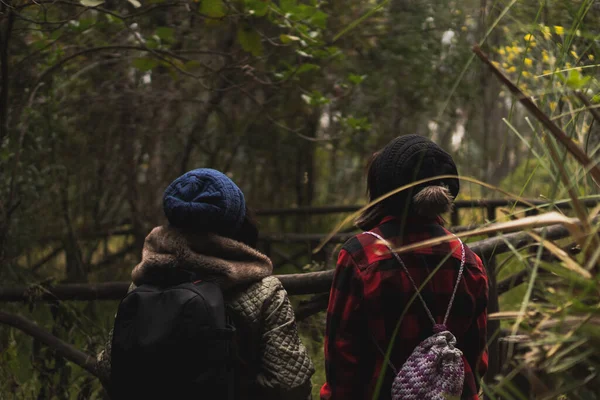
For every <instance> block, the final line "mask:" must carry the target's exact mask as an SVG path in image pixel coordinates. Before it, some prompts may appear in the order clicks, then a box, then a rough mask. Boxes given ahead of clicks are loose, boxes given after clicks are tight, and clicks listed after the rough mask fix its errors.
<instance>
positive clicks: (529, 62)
mask: <svg viewBox="0 0 600 400" xmlns="http://www.w3.org/2000/svg"><path fill="white" fill-rule="evenodd" d="M523 62H524V63H525V65H526V66H528V67H531V66H532V65H533V60H532V59H531V58H526V59H525V60H523Z"/></svg>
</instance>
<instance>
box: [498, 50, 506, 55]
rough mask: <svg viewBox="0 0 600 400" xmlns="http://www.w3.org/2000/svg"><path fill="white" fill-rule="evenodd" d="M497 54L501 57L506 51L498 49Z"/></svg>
mask: <svg viewBox="0 0 600 400" xmlns="http://www.w3.org/2000/svg"><path fill="white" fill-rule="evenodd" d="M498 54H500V55H501V56H503V55H505V54H506V51H504V49H498Z"/></svg>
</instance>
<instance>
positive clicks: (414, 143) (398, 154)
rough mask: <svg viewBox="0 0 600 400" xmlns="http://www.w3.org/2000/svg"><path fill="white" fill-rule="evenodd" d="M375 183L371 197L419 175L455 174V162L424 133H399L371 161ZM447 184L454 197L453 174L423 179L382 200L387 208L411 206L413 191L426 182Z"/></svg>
mask: <svg viewBox="0 0 600 400" xmlns="http://www.w3.org/2000/svg"><path fill="white" fill-rule="evenodd" d="M374 163H375V164H374V165H373V168H375V170H374V175H375V182H374V185H373V186H372V187H371V199H372V200H374V199H376V198H377V197H379V196H382V195H384V194H386V193H388V192H391V191H392V190H394V189H397V188H399V187H401V186H404V185H408V184H410V183H411V182H415V181H418V180H421V179H426V178H433V177H435V176H439V175H458V171H457V170H456V164H454V160H452V157H451V156H450V154H448V153H447V152H445V151H444V150H443V149H442V148H441V147H440V146H438V145H437V144H435V143H434V142H432V141H431V140H429V139H428V138H426V137H423V136H419V135H405V136H399V137H397V138H395V139H394V140H392V141H391V142H390V143H388V145H387V146H385V147H384V148H383V149H382V150H381V152H380V153H379V155H378V156H377V158H376V159H375V161H374ZM432 185H439V186H446V187H447V188H448V190H449V191H450V194H452V196H453V197H454V198H456V196H457V195H458V192H459V190H460V184H459V181H458V179H456V178H442V179H440V180H433V181H429V182H426V183H422V184H420V185H418V186H415V187H413V188H412V189H410V190H405V191H402V192H400V193H398V194H396V195H394V196H392V197H390V199H389V200H386V201H384V204H385V205H386V208H388V209H389V208H390V207H391V208H394V209H397V207H398V206H400V205H404V206H410V201H407V200H410V199H412V196H413V194H415V193H418V192H419V190H420V189H422V188H424V187H426V186H432Z"/></svg>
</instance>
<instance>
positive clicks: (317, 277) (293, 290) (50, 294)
mask: <svg viewBox="0 0 600 400" xmlns="http://www.w3.org/2000/svg"><path fill="white" fill-rule="evenodd" d="M534 231H535V232H536V233H538V234H539V235H543V234H544V231H545V237H546V238H547V239H560V238H564V237H567V236H569V231H568V230H567V229H566V228H565V227H564V226H562V225H552V226H549V227H546V228H539V229H535V230H534ZM533 241H534V240H533V239H532V238H531V236H530V235H528V234H526V233H524V232H516V233H510V234H505V235H500V236H497V237H493V238H489V239H484V240H480V241H477V242H473V243H471V244H469V247H470V248H471V249H472V250H473V251H474V252H475V253H477V254H478V255H479V256H480V257H481V258H482V259H489V258H490V257H493V256H495V255H498V254H502V253H506V252H508V251H510V246H513V247H514V248H517V249H518V248H521V247H523V246H525V245H527V244H530V243H532V242H533ZM276 276H277V278H279V280H281V282H282V284H283V286H284V287H285V289H286V290H287V292H288V293H289V294H290V295H304V294H316V293H326V292H328V291H329V289H330V287H331V281H332V279H333V270H327V271H321V272H308V273H303V274H287V275H276ZM523 278H524V275H523V274H518V275H517V276H513V277H510V278H509V279H507V280H505V281H502V282H501V283H499V285H498V286H501V288H502V290H503V292H504V291H506V290H508V289H509V288H510V285H509V283H510V281H513V280H514V281H515V282H516V283H520V282H522V281H523ZM128 287H129V282H105V283H81V284H78V283H77V284H59V285H55V286H48V287H36V286H13V287H4V288H0V302H20V301H54V300H118V299H121V298H122V297H123V295H124V294H125V293H126V291H127V288H128Z"/></svg>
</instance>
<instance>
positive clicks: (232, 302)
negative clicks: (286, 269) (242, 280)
mask: <svg viewBox="0 0 600 400" xmlns="http://www.w3.org/2000/svg"><path fill="white" fill-rule="evenodd" d="M280 290H283V285H282V284H281V281H280V280H279V279H277V278H276V277H275V276H272V275H271V276H267V277H265V278H262V279H260V280H258V281H256V282H254V283H251V284H249V285H246V286H244V287H240V288H237V289H234V291H233V292H232V293H230V294H229V296H227V297H228V300H227V303H228V306H229V308H231V309H233V310H234V311H238V312H240V313H242V314H244V315H246V316H248V317H252V318H254V319H258V317H259V315H260V313H261V312H262V310H263V307H264V304H265V302H266V301H268V300H269V299H271V298H272V297H273V296H274V295H276V294H277V292H278V291H280Z"/></svg>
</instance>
